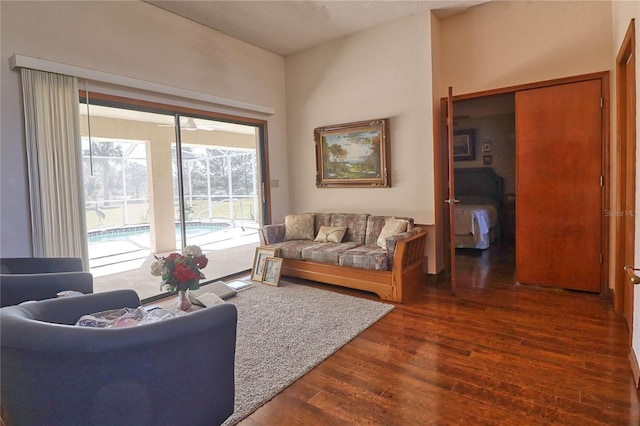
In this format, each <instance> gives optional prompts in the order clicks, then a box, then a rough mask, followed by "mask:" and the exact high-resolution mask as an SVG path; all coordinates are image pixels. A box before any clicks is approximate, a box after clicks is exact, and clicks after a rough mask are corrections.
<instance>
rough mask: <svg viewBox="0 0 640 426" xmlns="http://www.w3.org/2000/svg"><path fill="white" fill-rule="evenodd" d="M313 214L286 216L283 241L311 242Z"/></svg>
mask: <svg viewBox="0 0 640 426" xmlns="http://www.w3.org/2000/svg"><path fill="white" fill-rule="evenodd" d="M313 218H314V215H313V213H304V214H288V215H286V216H285V218H284V240H285V241H289V240H312V239H313Z"/></svg>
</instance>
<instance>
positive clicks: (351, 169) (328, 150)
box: [313, 118, 391, 188]
mask: <svg viewBox="0 0 640 426" xmlns="http://www.w3.org/2000/svg"><path fill="white" fill-rule="evenodd" d="M313 134H314V139H315V144H316V186H317V187H318V188H329V187H333V188H344V187H360V188H383V187H386V188H389V187H391V171H390V163H391V162H390V149H389V119H388V118H381V119H376V120H369V121H358V122H354V123H346V124H337V125H333V126H326V127H318V128H316V129H314V131H313Z"/></svg>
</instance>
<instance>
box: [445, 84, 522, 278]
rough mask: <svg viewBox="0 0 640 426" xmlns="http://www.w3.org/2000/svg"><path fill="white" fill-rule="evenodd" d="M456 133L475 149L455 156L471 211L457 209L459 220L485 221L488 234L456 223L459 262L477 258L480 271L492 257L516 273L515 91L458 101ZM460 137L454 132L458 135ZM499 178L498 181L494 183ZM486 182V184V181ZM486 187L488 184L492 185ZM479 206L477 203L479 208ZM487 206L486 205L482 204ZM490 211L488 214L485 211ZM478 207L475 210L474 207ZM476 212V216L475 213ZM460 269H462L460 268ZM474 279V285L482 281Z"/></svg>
mask: <svg viewBox="0 0 640 426" xmlns="http://www.w3.org/2000/svg"><path fill="white" fill-rule="evenodd" d="M453 130H454V135H461V134H469V135H470V136H471V137H472V138H473V140H472V144H473V152H472V154H471V155H469V156H456V155H455V154H454V162H453V167H454V176H455V182H456V191H455V193H456V198H457V199H459V200H460V201H461V203H463V204H465V205H466V206H468V207H466V208H468V209H469V212H468V215H466V214H464V213H463V210H462V209H461V207H460V205H458V207H457V211H458V213H459V214H458V215H457V217H456V220H457V221H465V220H467V219H469V220H478V221H486V228H487V229H489V230H490V231H489V232H488V233H487V235H486V236H485V235H479V236H476V235H468V231H469V230H468V229H467V228H468V226H466V225H465V224H464V222H462V223H458V222H456V231H455V234H456V237H455V238H456V241H455V244H456V265H463V264H468V263H469V262H470V259H473V258H476V259H478V265H479V266H478V269H477V270H478V271H483V270H484V268H483V267H482V266H481V265H483V264H486V263H487V262H488V261H489V259H488V258H491V259H493V258H496V259H499V263H500V264H502V265H503V266H504V267H507V266H510V267H511V268H512V272H513V271H515V237H516V234H515V230H516V227H515V224H516V217H515V203H516V167H515V163H516V161H515V154H516V144H515V94H514V93H513V92H511V93H501V94H496V95H491V96H482V97H477V98H470V99H461V100H456V101H454V102H453ZM454 137H455V136H454ZM495 180H499V181H498V182H495V183H494V181H495ZM485 184H486V185H485ZM486 186H489V187H488V188H487V187H486ZM476 206H477V207H476ZM481 206H482V207H481ZM480 208H482V209H485V210H486V214H483V212H482V211H481V210H480ZM471 209H474V210H476V211H472V210H471ZM472 215H473V216H472ZM458 272H459V269H458ZM482 275H483V274H482V273H480V274H479V277H476V278H480V279H473V280H472V282H473V285H474V286H475V285H478V284H480V283H482V279H481V277H482Z"/></svg>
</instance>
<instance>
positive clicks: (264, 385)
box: [224, 281, 393, 426]
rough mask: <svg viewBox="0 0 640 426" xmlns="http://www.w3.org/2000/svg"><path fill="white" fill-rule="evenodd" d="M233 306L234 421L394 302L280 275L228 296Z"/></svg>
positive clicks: (279, 389)
mask: <svg viewBox="0 0 640 426" xmlns="http://www.w3.org/2000/svg"><path fill="white" fill-rule="evenodd" d="M228 302H229V303H233V304H235V305H236V307H237V308H238V334H237V344H236V368H235V370H236V397H235V412H234V413H233V414H232V415H231V417H229V419H227V421H226V422H225V423H224V425H225V426H229V425H233V424H236V423H238V422H239V421H240V420H242V419H243V418H245V417H247V416H248V415H249V414H251V413H252V412H254V411H255V410H256V409H258V408H259V407H260V406H261V405H263V404H264V403H266V402H267V401H269V400H270V399H271V398H273V397H274V396H276V395H277V394H278V393H279V392H281V391H282V390H283V389H285V388H286V387H287V386H289V385H290V384H291V383H293V382H294V381H296V380H297V379H298V378H300V377H302V376H303V375H304V374H305V373H307V372H308V371H310V370H311V369H312V368H314V367H315V366H316V365H318V364H319V363H320V362H322V361H323V360H324V359H326V358H327V357H328V356H329V355H331V354H332V353H334V352H335V351H337V350H338V349H340V348H341V347H342V346H344V345H345V344H347V343H348V342H349V341H350V340H351V339H353V338H354V337H356V336H357V335H358V334H360V333H361V332H362V331H364V330H365V329H367V328H368V327H369V326H371V325H372V324H373V323H375V322H376V321H378V320H379V319H380V318H382V317H383V316H384V315H386V314H387V313H388V312H390V311H391V310H392V309H393V305H391V304H387V303H381V302H375V301H371V300H367V299H360V298H357V297H353V296H347V295H344V294H339V293H334V292H331V291H327V290H319V289H316V288H313V287H309V286H305V285H298V284H293V283H289V282H286V281H281V282H280V286H279V287H273V286H268V285H264V284H259V283H256V284H255V286H254V287H252V288H250V289H248V290H243V291H241V292H239V293H238V295H237V296H236V297H233V298H231V299H229V300H228Z"/></svg>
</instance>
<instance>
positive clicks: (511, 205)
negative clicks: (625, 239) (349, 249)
mask: <svg viewBox="0 0 640 426" xmlns="http://www.w3.org/2000/svg"><path fill="white" fill-rule="evenodd" d="M588 80H596V81H598V82H599V83H598V84H599V85H600V86H599V87H600V88H601V89H600V90H601V91H600V92H598V96H597V98H596V99H595V104H596V105H597V110H598V115H599V116H601V117H606V116H607V112H606V110H607V103H606V94H607V93H608V73H594V74H589V75H584V76H576V77H569V78H565V79H559V80H552V81H546V82H539V83H533V84H528V85H522V86H518V87H511V88H505V89H496V90H492V91H487V92H482V93H479V94H468V95H459V96H455V97H453V102H452V104H453V113H452V120H451V121H453V123H454V124H453V128H454V129H456V128H457V129H460V127H466V128H467V129H466V130H469V127H471V126H470V124H469V121H468V120H470V119H472V117H473V115H472V114H468V113H465V111H464V110H463V109H459V108H456V106H457V105H462V106H464V103H463V104H460V102H463V101H464V102H467V101H469V102H477V103H479V104H482V101H486V102H489V101H490V100H491V99H492V98H494V102H495V103H496V104H497V100H498V99H499V97H498V96H496V95H510V96H517V94H518V93H523V92H531V93H534V92H535V91H537V90H539V89H543V88H548V87H554V86H568V85H571V84H573V83H577V82H582V81H588ZM446 104H447V102H446V99H445V100H443V106H444V108H443V110H446ZM489 105H490V104H487V105H486V106H484V107H483V109H484V108H489V107H490V106H489ZM561 112H562V110H561ZM516 113H517V103H516ZM558 117H559V116H556V117H551V118H547V119H548V120H554V119H559V118H558ZM559 120H560V121H562V119H559ZM443 121H444V119H443ZM539 122H544V120H541V121H539ZM606 127H607V122H606V120H603V121H601V126H600V127H599V130H598V134H597V138H598V142H599V143H600V145H599V146H600V149H599V152H598V156H599V157H600V155H601V157H600V158H601V161H600V163H599V164H601V165H602V164H606V163H607V160H608V157H607V156H606V152H607V148H608V135H607V129H606ZM443 128H446V127H444V126H443ZM471 130H474V131H475V130H476V129H471ZM476 133H478V132H476ZM479 133H481V134H482V133H483V132H479ZM513 134H514V135H515V134H517V129H515V124H514V131H513ZM454 138H455V135H454ZM485 138H486V139H485ZM491 138H492V137H491V136H487V133H486V132H484V134H482V135H481V136H480V137H479V138H475V141H474V145H473V149H474V150H475V157H474V158H473V160H472V161H471V162H469V163H467V164H469V166H467V167H465V166H461V167H460V168H462V169H473V168H478V167H479V168H481V169H487V168H492V167H491V166H493V165H494V161H495V158H494V154H493V150H494V145H495V141H493V140H491ZM516 139H518V138H517V137H515V136H514V141H513V142H514V145H515V146H516V147H517V144H516V142H517V141H516ZM442 140H443V142H442V143H443V145H442V146H444V147H445V148H444V151H445V153H444V154H443V153H442V151H440V152H436V157H437V158H438V159H439V160H440V162H439V165H438V166H437V167H438V168H439V172H438V176H440V182H441V183H440V184H439V185H437V187H436V193H437V194H438V193H439V194H441V195H442V196H441V197H439V198H438V200H439V203H438V204H439V205H440V202H441V201H440V200H442V199H445V198H446V195H445V194H447V191H448V189H447V188H448V183H449V180H448V166H447V158H448V157H447V154H446V152H448V148H447V142H446V137H444V136H443V138H442ZM454 142H455V139H454ZM575 145H576V146H578V147H579V145H578V144H575ZM574 148H575V147H574ZM454 149H455V148H454ZM485 150H486V151H487V153H485V152H483V151H485ZM554 150H555V148H554ZM488 153H491V156H489V155H488ZM453 155H454V158H455V151H454V154H453ZM572 155H573V156H575V155H576V154H575V153H573V154H572ZM512 158H514V157H512ZM467 161H468V160H467ZM524 161H526V160H524ZM455 163H457V162H454V166H453V168H454V170H455V169H457V168H458V165H457V164H455ZM472 163H473V164H472ZM511 170H513V169H511ZM599 171H600V170H599ZM502 173H505V172H504V171H503V172H502ZM506 173H507V185H510V182H513V181H509V176H508V173H509V172H506ZM538 178H539V179H542V180H543V178H544V176H542V175H540V176H538ZM453 181H454V184H453V186H454V189H455V192H456V195H455V198H456V201H457V200H458V198H459V197H458V184H457V179H456V178H454V179H453ZM516 181H517V180H516ZM593 181H594V182H595V184H596V186H597V191H598V193H599V194H600V197H599V200H601V202H598V203H597V205H589V206H588V208H589V209H590V212H591V213H594V212H595V215H596V216H597V217H598V224H597V225H596V226H594V229H589V232H591V233H593V235H596V236H597V238H600V237H601V235H604V232H603V229H604V224H605V221H604V220H603V219H602V209H601V207H602V206H604V205H608V203H607V201H608V176H605V171H604V170H602V174H601V173H597V176H595V177H594V179H593ZM554 184H558V183H554ZM560 184H562V183H560ZM507 188H510V186H507ZM512 188H514V189H513V192H512V191H511V189H507V190H506V191H505V193H504V198H503V199H502V200H501V207H502V210H501V212H500V215H499V216H500V217H501V220H500V221H499V225H500V226H501V228H504V229H505V230H506V234H507V236H513V234H515V240H516V241H518V235H519V234H520V232H519V231H518V229H520V226H521V223H519V222H522V221H521V220H520V218H519V217H518V213H517V211H518V210H517V208H516V207H517V205H518V197H517V195H520V194H517V193H518V192H521V191H522V187H519V186H518V185H517V184H516V185H515V187H512ZM515 188H517V190H516V189H515ZM441 209H442V210H441V211H443V210H444V206H442V207H441ZM514 211H516V213H515V215H514V213H513V212H514ZM505 212H506V214H505ZM525 213H527V212H526V211H525ZM440 217H441V218H444V219H445V220H444V221H443V222H444V223H445V227H446V228H445V229H449V227H450V224H449V223H446V222H447V221H446V218H447V216H446V215H445V214H444V213H441V214H440ZM454 223H455V222H454ZM514 223H515V225H516V226H515V228H511V227H510V226H512V225H513V224H514ZM566 223H567V224H570V223H571V222H570V220H567V221H566ZM456 227H457V224H456ZM453 228H455V227H453ZM525 230H526V229H525ZM509 234H511V235H509ZM440 235H444V238H443V240H444V246H442V248H443V253H448V250H447V247H450V244H455V242H452V241H450V239H449V238H448V235H447V232H446V231H442V234H440ZM500 235H501V236H503V237H504V234H502V233H501V234H500ZM543 235H544V231H543V230H541V231H540V233H539V235H537V236H536V235H534V236H533V238H531V237H529V239H530V240H531V239H534V240H535V239H538V238H542V236H543ZM496 240H497V241H501V240H500V239H496ZM489 242H490V241H489ZM597 245H598V250H599V253H602V256H598V257H600V259H602V263H600V262H601V260H600V259H596V260H595V263H596V264H598V270H599V271H600V272H599V273H596V274H595V276H592V277H590V278H591V280H595V282H596V287H595V289H592V290H590V291H595V292H597V293H601V292H602V289H604V288H606V277H605V274H603V273H602V271H605V270H607V263H606V262H607V255H606V254H607V252H608V240H606V239H598V242H597ZM480 248H481V249H486V247H480ZM541 254H542V255H544V253H541ZM539 256H540V254H537V255H536V256H532V257H528V258H527V262H536V261H537V259H538V257H539ZM564 261H565V263H564V264H563V265H561V267H563V268H564V269H567V266H568V263H566V262H567V261H569V260H568V259H564ZM592 261H593V260H592V259H589V262H592ZM445 265H446V266H449V265H450V263H449V262H448V261H447V262H446V263H445ZM451 269H452V268H449V270H448V271H447V272H450V273H451V274H455V270H451ZM452 282H455V279H452ZM514 283H515V280H514ZM529 283H530V284H541V285H547V283H536V282H529ZM563 283H564V281H563V282H561V284H563ZM559 287H560V288H565V287H564V286H562V285H560V286H559ZM568 287H570V286H568Z"/></svg>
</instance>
